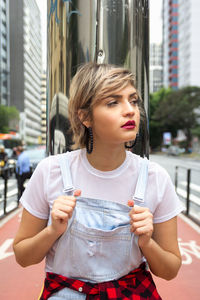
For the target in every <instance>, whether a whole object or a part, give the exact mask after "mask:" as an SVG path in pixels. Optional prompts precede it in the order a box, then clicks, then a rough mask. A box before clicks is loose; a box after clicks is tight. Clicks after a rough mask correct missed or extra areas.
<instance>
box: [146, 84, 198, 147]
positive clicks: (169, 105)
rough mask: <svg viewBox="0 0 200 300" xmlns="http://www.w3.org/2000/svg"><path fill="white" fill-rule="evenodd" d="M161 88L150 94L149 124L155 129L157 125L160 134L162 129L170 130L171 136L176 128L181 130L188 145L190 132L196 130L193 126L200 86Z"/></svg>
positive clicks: (196, 120) (195, 120)
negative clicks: (174, 89) (176, 89)
mask: <svg viewBox="0 0 200 300" xmlns="http://www.w3.org/2000/svg"><path fill="white" fill-rule="evenodd" d="M162 90H163V89H162ZM162 90H160V91H159V92H157V93H155V94H156V95H155V94H153V96H152V98H153V101H152V103H153V104H152V107H153V112H152V114H151V115H150V125H151V124H152V125H153V129H155V127H156V129H157V131H158V127H159V134H161V135H162V133H163V132H164V131H170V132H171V133H172V136H176V133H177V131H178V130H180V129H181V130H183V131H184V133H185V135H186V137H187V147H189V145H190V143H191V140H192V134H193V133H194V132H198V130H197V129H195V128H197V127H198V118H199V116H200V113H199V108H200V88H199V87H185V88H182V89H179V90H178V91H172V90H165V92H164V91H162ZM159 95H160V98H159ZM158 99H159V100H158ZM155 104H157V106H156V105H155ZM150 108H151V104H150ZM155 124H156V126H155ZM150 130H151V126H150ZM156 133H157V132H156ZM151 134H152V133H151ZM153 135H154V133H153ZM154 138H155V137H154Z"/></svg>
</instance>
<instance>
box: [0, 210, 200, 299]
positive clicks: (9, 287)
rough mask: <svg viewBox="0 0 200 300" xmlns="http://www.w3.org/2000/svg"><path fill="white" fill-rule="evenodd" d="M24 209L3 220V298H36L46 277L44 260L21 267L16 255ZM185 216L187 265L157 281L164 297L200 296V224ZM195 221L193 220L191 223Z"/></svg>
mask: <svg viewBox="0 0 200 300" xmlns="http://www.w3.org/2000/svg"><path fill="white" fill-rule="evenodd" d="M20 215H21V210H18V211H17V212H15V213H14V214H12V215H11V216H9V217H7V218H6V220H5V221H6V222H5V221H3V223H2V221H1V223H0V299H1V300H13V299H16V300H36V299H38V296H39V294H40V291H41V288H42V285H43V280H44V262H42V263H40V264H38V265H35V266H30V267H27V268H22V267H20V266H19V265H18V264H17V263H16V261H15V258H14V255H13V251H12V241H13V238H14V236H15V234H16V231H17V228H18V225H19V220H20ZM185 220H186V221H187V219H186V218H185V217H184V218H183V217H182V216H181V217H179V218H178V232H179V244H180V249H181V252H182V258H183V265H182V267H181V270H180V272H179V274H178V276H177V277H176V278H175V279H173V280H171V281H165V280H162V279H160V278H156V277H154V279H155V282H156V285H157V288H158V291H159V294H160V295H161V297H162V299H163V300H179V299H181V300H199V299H200V275H199V271H200V228H199V227H197V226H193V227H192V226H191V225H190V224H188V222H186V221H185ZM191 224H193V223H191Z"/></svg>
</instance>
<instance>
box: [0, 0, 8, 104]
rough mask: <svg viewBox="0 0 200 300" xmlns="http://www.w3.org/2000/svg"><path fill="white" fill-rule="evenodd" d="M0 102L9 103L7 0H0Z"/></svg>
mask: <svg viewBox="0 0 200 300" xmlns="http://www.w3.org/2000/svg"><path fill="white" fill-rule="evenodd" d="M0 104H1V105H9V104H10V43H9V1H6V0H0Z"/></svg>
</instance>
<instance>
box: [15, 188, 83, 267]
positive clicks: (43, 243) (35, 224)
mask: <svg viewBox="0 0 200 300" xmlns="http://www.w3.org/2000/svg"><path fill="white" fill-rule="evenodd" d="M79 195H80V191H76V192H75V193H74V196H60V197H58V198H57V199H56V200H55V201H54V204H53V207H52V211H51V224H50V225H49V226H47V221H48V220H43V219H39V218H37V217H35V216H33V215H32V214H30V213H29V212H28V211H27V210H26V209H23V213H22V219H21V223H20V227H19V230H18V232H17V235H16V237H15V239H14V243H13V250H14V253H15V257H16V260H17V262H18V263H19V264H20V265H21V266H22V267H26V266H29V265H33V264H37V263H39V262H41V261H42V260H43V259H44V257H45V256H46V254H47V252H48V251H49V250H50V248H51V247H52V246H53V244H54V243H55V241H56V240H57V239H58V238H59V237H60V236H61V235H62V234H63V233H64V232H65V230H66V229H67V225H68V220H69V219H70V218H71V216H72V213H73V210H74V208H75V204H76V198H75V197H76V196H79Z"/></svg>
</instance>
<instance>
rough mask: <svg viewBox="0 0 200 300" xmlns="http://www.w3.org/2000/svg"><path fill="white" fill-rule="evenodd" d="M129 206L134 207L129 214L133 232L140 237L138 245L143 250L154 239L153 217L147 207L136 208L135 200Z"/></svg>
mask: <svg viewBox="0 0 200 300" xmlns="http://www.w3.org/2000/svg"><path fill="white" fill-rule="evenodd" d="M128 205H129V206H132V207H133V208H132V209H131V211H130V213H129V216H130V219H131V220H130V224H131V232H133V233H134V234H135V235H138V237H139V238H138V245H139V247H140V248H141V249H142V248H143V247H145V246H147V245H148V243H149V242H150V240H151V237H152V233H153V215H152V213H151V212H150V210H149V208H147V207H141V206H137V205H135V206H134V201H133V200H130V201H129V202H128Z"/></svg>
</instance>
